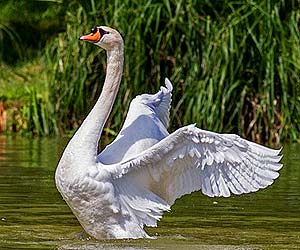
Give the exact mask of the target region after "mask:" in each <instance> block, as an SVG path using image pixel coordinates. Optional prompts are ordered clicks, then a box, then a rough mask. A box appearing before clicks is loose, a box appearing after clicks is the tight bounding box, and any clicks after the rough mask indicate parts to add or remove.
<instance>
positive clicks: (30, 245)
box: [0, 136, 300, 250]
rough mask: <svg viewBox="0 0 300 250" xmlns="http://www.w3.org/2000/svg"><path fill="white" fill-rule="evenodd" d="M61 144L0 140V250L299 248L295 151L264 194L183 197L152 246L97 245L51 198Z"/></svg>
mask: <svg viewBox="0 0 300 250" xmlns="http://www.w3.org/2000/svg"><path fill="white" fill-rule="evenodd" d="M65 143H66V140H64V139H24V138H20V137H16V138H14V137H4V136H2V137H0V249H113V250H119V249H125V250H136V249H146V250H151V249H171V250H172V249H175V250H176V249H182V250H187V249H188V250H192V249H205V250H206V249H225V250H227V249H228V250H231V249H239V250H242V249H243V250H246V249H247V250H250V249H300V145H297V144H293V145H285V146H284V150H283V153H284V158H283V160H282V161H283V163H284V168H283V169H282V170H281V176H280V178H279V179H278V180H277V181H276V182H275V183H274V184H273V185H272V186H271V187H269V188H268V189H266V190H261V191H259V192H257V193H254V194H248V195H243V196H234V197H231V198H227V199H224V198H223V199H215V198H213V199H212V198H208V197H205V196H203V195H202V194H201V193H200V192H197V193H194V194H192V195H189V196H185V197H183V198H182V199H180V200H178V201H177V202H176V204H175V205H174V206H173V207H172V212H170V213H165V214H164V217H163V219H162V221H161V222H160V223H159V226H158V227H157V228H150V229H147V231H148V232H149V233H150V234H151V235H153V236H156V237H157V239H154V240H106V241H95V240H93V239H89V238H86V237H83V238H82V237H81V238H80V237H78V234H79V233H80V231H81V227H80V225H79V224H78V222H77V220H76V218H75V217H74V216H73V215H72V213H71V211H70V210H69V208H68V207H67V205H66V204H65V203H64V202H63V200H62V198H61V197H60V195H59V194H58V193H57V191H56V189H55V185H54V171H55V167H56V164H57V162H58V159H59V155H60V154H61V152H62V150H63V148H64V146H65Z"/></svg>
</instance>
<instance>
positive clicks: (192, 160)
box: [112, 125, 282, 205]
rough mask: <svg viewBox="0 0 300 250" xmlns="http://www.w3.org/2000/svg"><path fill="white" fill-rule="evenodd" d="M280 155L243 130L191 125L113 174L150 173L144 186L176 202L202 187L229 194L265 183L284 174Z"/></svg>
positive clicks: (207, 191) (211, 193)
mask: <svg viewBox="0 0 300 250" xmlns="http://www.w3.org/2000/svg"><path fill="white" fill-rule="evenodd" d="M279 154H280V150H273V149H269V148H267V147H264V146H261V145H258V144H256V143H253V142H249V141H247V140H245V139H242V138H241V137H239V136H237V135H233V134H218V133H214V132H210V131H205V130H201V129H199V128H197V127H195V125H189V126H186V127H183V128H180V129H178V130H177V131H175V132H174V133H172V134H170V135H169V136H168V137H166V138H164V139H163V140H161V141H160V142H159V143H157V144H155V145H154V146H152V147H151V148H149V149H148V150H146V151H144V152H142V153H140V154H139V155H137V156H135V157H133V158H131V159H129V160H127V161H124V162H122V163H121V164H119V165H118V166H116V167H115V170H114V173H112V176H113V178H115V179H118V178H122V176H126V175H128V174H131V173H135V176H136V178H140V177H141V176H142V175H145V173H147V177H146V179H147V181H145V182H144V184H143V185H144V186H145V187H146V188H147V189H149V190H151V191H152V192H153V193H155V194H157V195H159V196H160V197H161V198H162V199H164V200H165V201H166V202H168V204H170V205H171V204H173V203H174V201H175V200H176V199H177V198H179V197H181V196H182V195H184V194H188V193H191V192H193V191H196V190H202V192H203V194H205V195H208V196H211V197H214V196H222V197H228V196H230V195H231V193H233V194H237V195H238V194H242V193H249V192H255V191H257V190H258V189H261V188H265V187H267V186H269V185H271V184H272V183H273V181H274V179H276V178H278V176H279V173H278V172H277V171H278V170H280V169H281V167H282V164H280V163H279V161H280V160H281V157H282V156H280V155H279ZM141 170H143V171H141ZM120 173H122V174H121V175H120ZM139 173H141V174H139ZM149 183H150V184H149ZM153 183H154V184H153Z"/></svg>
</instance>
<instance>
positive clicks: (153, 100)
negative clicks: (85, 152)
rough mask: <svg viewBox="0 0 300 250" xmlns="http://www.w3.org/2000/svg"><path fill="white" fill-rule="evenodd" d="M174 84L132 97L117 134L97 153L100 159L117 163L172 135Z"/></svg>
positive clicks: (103, 161) (167, 82)
mask: <svg viewBox="0 0 300 250" xmlns="http://www.w3.org/2000/svg"><path fill="white" fill-rule="evenodd" d="M171 92H172V84H171V82H170V81H169V80H168V79H167V78H166V79H165V87H161V88H160V91H158V92H157V93H156V94H143V95H139V96H137V97H136V98H135V99H134V100H132V102H131V104H130V107H129V110H128V114H127V117H126V119H125V122H124V124H123V127H122V129H121V131H120V133H119V134H118V136H117V138H116V139H115V140H114V141H113V142H112V143H111V144H109V145H107V146H106V148H105V149H104V150H103V151H102V152H101V153H100V154H99V155H98V157H97V161H98V162H102V163H104V164H115V163H118V162H121V161H123V160H125V159H129V158H130V157H132V156H134V155H137V154H138V153H140V152H142V151H144V150H146V149H148V148H150V147H151V146H153V145H154V144H156V143H157V142H159V141H160V140H162V139H163V138H165V137H166V136H168V135H169V133H168V131H167V127H168V123H169V110H170V104H171V95H172V94H171Z"/></svg>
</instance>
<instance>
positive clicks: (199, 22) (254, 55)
mask: <svg viewBox="0 0 300 250" xmlns="http://www.w3.org/2000/svg"><path fill="white" fill-rule="evenodd" d="M64 4H65V5H66V8H65V10H66V12H65V27H66V31H65V32H63V33H60V34H59V35H58V36H57V37H56V38H55V39H53V40H52V41H50V42H49V43H48V44H47V46H46V49H45V51H46V52H45V62H46V64H45V65H46V69H47V72H48V74H47V75H48V81H47V82H48V90H49V96H48V97H47V98H49V103H50V104H49V107H48V109H49V110H50V112H49V113H48V114H49V118H48V119H50V117H51V118H52V119H53V117H54V118H55V121H56V126H50V127H49V129H50V128H51V127H52V128H53V130H51V129H50V130H49V133H51V132H54V131H59V130H61V131H66V130H70V129H71V130H72V129H75V128H76V127H78V126H79V125H80V123H81V121H82V120H83V118H84V117H85V115H86V113H87V111H88V110H89V109H90V108H91V106H92V105H93V103H94V102H95V100H96V98H97V97H98V95H99V91H100V90H101V86H102V85H101V84H102V82H103V80H104V76H105V67H106V65H105V60H106V58H105V54H104V52H100V50H99V49H98V48H96V47H95V46H92V45H90V44H84V43H79V42H78V40H77V39H78V36H79V35H80V34H82V33H87V32H88V31H89V30H90V28H91V27H92V26H94V25H95V24H101V25H108V26H113V27H115V28H116V29H118V30H119V31H120V32H121V33H122V35H123V37H124V40H125V68H124V75H123V80H122V84H121V88H120V93H119V97H118V98H117V100H116V103H115V105H114V108H113V111H112V115H111V116H110V118H109V121H108V124H107V125H108V127H109V128H110V129H109V130H107V131H108V132H107V133H112V134H115V133H116V132H117V131H118V130H119V129H120V127H121V125H122V121H123V120H124V118H125V116H126V111H127V107H128V105H129V102H130V100H131V99H132V98H133V97H134V96H135V95H137V94H139V93H143V92H155V91H157V89H158V87H159V85H161V84H163V79H164V77H166V76H167V77H169V78H171V80H172V82H173V84H174V94H173V105H172V106H173V109H172V111H171V121H172V123H171V130H173V129H175V128H177V127H179V126H182V125H185V124H189V123H193V122H196V123H197V125H198V126H199V127H202V128H205V129H210V130H214V131H224V132H236V133H239V134H241V135H243V136H244V137H247V138H251V139H254V140H256V141H260V142H265V143H266V142H269V143H280V141H284V140H288V139H289V140H297V139H298V138H299V137H300V136H299V134H300V125H299V124H300V123H299V121H300V81H299V76H300V67H299V65H300V39H299V38H300V37H299V36H300V35H299V34H300V33H299V26H300V8H299V7H300V1H298V0H293V1H276V2H275V1H271V0H261V1H254V0H252V1H240V2H238V1H232V0H230V1H209V0H204V1H191V0H178V1H170V0H164V1H154V0H152V1H151V0H148V1H140V0H135V1H129V0H122V1H121V0H115V1H113V2H110V1H102V0H101V1H94V0H90V1H79V0H78V1H71V2H68V3H66V2H65V3H64ZM50 106H51V107H50ZM40 119H41V118H40ZM46 120H47V118H46ZM55 127H56V129H54V128H55Z"/></svg>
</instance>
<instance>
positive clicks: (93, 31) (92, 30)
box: [91, 26, 98, 34]
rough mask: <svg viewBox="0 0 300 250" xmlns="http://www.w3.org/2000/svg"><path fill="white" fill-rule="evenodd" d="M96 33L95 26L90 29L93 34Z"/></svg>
mask: <svg viewBox="0 0 300 250" xmlns="http://www.w3.org/2000/svg"><path fill="white" fill-rule="evenodd" d="M97 31H98V28H97V26H95V27H93V28H92V29H91V32H92V33H93V34H95V33H97Z"/></svg>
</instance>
